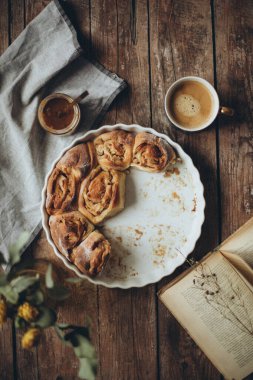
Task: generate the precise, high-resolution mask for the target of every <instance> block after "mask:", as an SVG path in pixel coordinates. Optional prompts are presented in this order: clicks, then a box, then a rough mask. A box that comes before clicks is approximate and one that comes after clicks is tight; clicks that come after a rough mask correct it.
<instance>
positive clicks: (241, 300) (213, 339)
mask: <svg viewBox="0 0 253 380" xmlns="http://www.w3.org/2000/svg"><path fill="white" fill-rule="evenodd" d="M159 297H160V299H161V300H162V302H163V303H164V304H165V306H167V307H168V309H169V310H170V311H171V312H172V314H174V316H175V317H176V318H177V319H178V321H179V322H180V323H181V324H182V326H183V327H184V328H185V329H186V330H187V331H188V333H189V334H190V335H191V337H192V338H193V339H194V340H195V342H196V343H197V344H198V345H199V347H200V348H201V349H202V350H203V351H204V353H205V354H206V355H207V357H208V358H209V359H210V360H211V361H212V362H213V364H214V365H215V366H216V367H217V368H218V370H219V371H220V372H221V373H222V374H223V376H224V377H225V378H227V379H235V380H239V379H243V378H244V377H246V376H247V375H249V374H250V373H251V372H253V293H252V291H251V289H250V288H249V287H248V286H247V285H246V283H245V282H244V280H243V277H241V276H240V274H238V272H237V271H236V270H235V269H234V268H233V266H232V265H231V264H230V263H229V261H228V260H227V259H226V258H225V257H224V256H223V255H222V254H221V253H220V252H216V253H213V254H211V255H209V256H208V257H207V259H206V260H205V261H204V262H202V263H201V264H200V265H198V266H197V267H196V269H193V270H192V271H191V272H190V273H189V274H188V275H187V276H185V277H184V278H183V279H181V280H180V281H178V282H176V283H175V284H174V285H173V286H170V287H167V288H165V290H164V291H163V290H161V292H160V293H159Z"/></svg>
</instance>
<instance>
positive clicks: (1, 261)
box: [0, 252, 6, 264]
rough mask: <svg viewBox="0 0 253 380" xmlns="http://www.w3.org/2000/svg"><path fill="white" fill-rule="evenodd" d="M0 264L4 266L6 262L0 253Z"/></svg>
mask: <svg viewBox="0 0 253 380" xmlns="http://www.w3.org/2000/svg"><path fill="white" fill-rule="evenodd" d="M0 264H6V260H5V258H4V254H3V253H2V252H0Z"/></svg>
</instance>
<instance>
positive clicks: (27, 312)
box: [18, 302, 39, 322]
mask: <svg viewBox="0 0 253 380" xmlns="http://www.w3.org/2000/svg"><path fill="white" fill-rule="evenodd" d="M38 315H39V311H38V309H37V308H36V307H34V306H32V305H30V304H29V303H28V302H25V303H23V305H20V306H19V308H18V316H19V317H21V318H23V319H24V320H25V321H27V322H34V321H35V320H36V319H37V317H38Z"/></svg>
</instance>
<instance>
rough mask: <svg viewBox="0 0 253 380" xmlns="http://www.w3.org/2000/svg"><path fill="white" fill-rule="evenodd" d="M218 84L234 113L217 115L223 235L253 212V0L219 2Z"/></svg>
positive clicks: (223, 101) (224, 100) (225, 101)
mask: <svg viewBox="0 0 253 380" xmlns="http://www.w3.org/2000/svg"><path fill="white" fill-rule="evenodd" d="M214 4H215V29H216V36H217V38H216V57H217V58H216V61H217V69H216V71H217V89H218V93H219V95H220V97H221V102H222V104H227V105H230V106H231V107H234V108H235V111H236V116H235V117H234V118H225V117H220V118H219V143H220V183H221V197H222V198H221V210H222V239H225V238H226V237H227V236H228V235H230V234H231V233H232V232H234V231H235V230H236V229H237V228H238V227H239V226H240V225H241V224H243V223H244V222H245V221H246V220H248V219H249V218H250V217H251V216H252V215H253V129H252V119H253V100H252V99H253V29H252V17H253V4H252V1H244V2H243V4H240V2H238V1H222V2H219V1H215V3H214Z"/></svg>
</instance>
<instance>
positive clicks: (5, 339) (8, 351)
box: [0, 0, 15, 380]
mask: <svg viewBox="0 0 253 380" xmlns="http://www.w3.org/2000/svg"><path fill="white" fill-rule="evenodd" d="M0 31H1V33H0V54H2V53H3V52H4V51H5V50H6V49H7V47H8V45H9V41H10V38H9V37H10V36H9V6H8V1H7V0H4V1H2V2H1V12H0ZM0 335H1V339H0V357H1V360H0V378H1V379H6V380H11V379H13V377H14V372H15V359H14V357H13V332H12V322H11V321H8V322H6V323H5V324H4V326H3V327H2V328H0Z"/></svg>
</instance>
